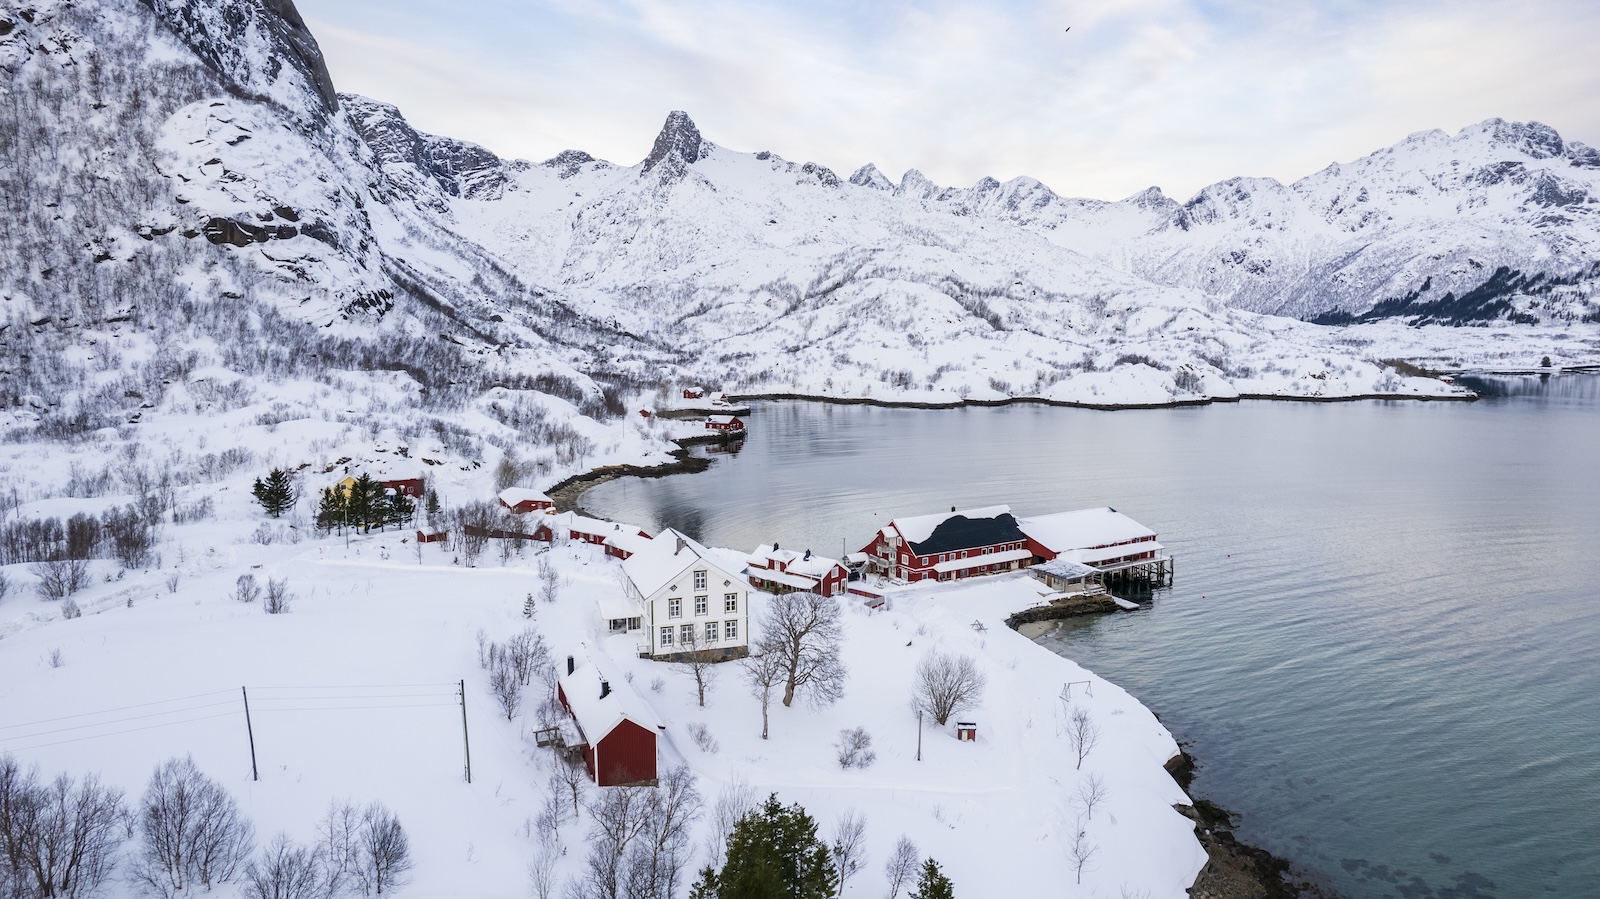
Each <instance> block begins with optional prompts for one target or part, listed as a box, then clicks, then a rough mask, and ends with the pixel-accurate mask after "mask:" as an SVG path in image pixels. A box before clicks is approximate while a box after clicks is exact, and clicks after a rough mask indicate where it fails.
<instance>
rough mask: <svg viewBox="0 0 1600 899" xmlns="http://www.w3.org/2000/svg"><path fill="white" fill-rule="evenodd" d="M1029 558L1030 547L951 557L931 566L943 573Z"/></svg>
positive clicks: (1030, 556) (1030, 554) (1030, 555)
mask: <svg viewBox="0 0 1600 899" xmlns="http://www.w3.org/2000/svg"><path fill="white" fill-rule="evenodd" d="M1031 558H1033V550H1031V549H1008V550H1006V551H1005V552H1000V553H986V554H982V555H976V556H968V557H966V558H965V559H951V560H950V561H948V562H940V563H938V564H936V565H934V566H933V570H934V571H937V572H939V573H940V574H945V573H948V572H951V571H965V570H966V569H968V568H980V567H982V566H984V565H1001V564H1004V563H1006V562H1020V561H1022V560H1023V559H1031Z"/></svg>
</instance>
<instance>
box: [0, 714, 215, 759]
mask: <svg viewBox="0 0 1600 899" xmlns="http://www.w3.org/2000/svg"><path fill="white" fill-rule="evenodd" d="M233 714H235V713H234V712H222V713H220V714H216V715H206V716H204V717H201V718H187V719H184V720H183V721H165V722H162V723H161V724H148V725H145V726H144V727H131V728H128V729H127V730H119V731H114V732H112V733H109V734H90V735H89V736H86V737H73V738H72V739H70V740H56V741H55V742H52V743H35V744H34V745H32V746H14V747H12V748H11V749H9V750H7V751H8V752H27V751H29V750H32V749H44V748H45V747H47V746H61V745H63V744H65V743H81V742H83V741H84V740H98V739H101V738H102V737H120V736H122V735H123V734H133V733H138V732H139V731H142V730H154V729H155V728H158V727H172V726H173V725H177V724H193V723H195V722H197V721H210V720H212V719H213V718H226V717H228V716H230V715H233ZM39 736H43V734H40V735H39ZM16 739H23V740H25V739H28V738H27V737H17V738H16Z"/></svg>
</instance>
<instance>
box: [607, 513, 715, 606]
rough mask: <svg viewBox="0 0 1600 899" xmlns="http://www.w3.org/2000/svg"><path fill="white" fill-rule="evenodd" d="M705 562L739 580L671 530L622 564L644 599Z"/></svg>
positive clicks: (712, 558)
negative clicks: (696, 565) (691, 568)
mask: <svg viewBox="0 0 1600 899" xmlns="http://www.w3.org/2000/svg"><path fill="white" fill-rule="evenodd" d="M702 560H703V561H705V562H706V563H707V564H708V565H710V566H711V567H713V568H715V569H716V570H717V571H720V572H722V573H723V574H724V575H725V576H727V577H736V576H735V575H733V574H732V573H731V572H729V571H728V569H727V568H725V567H723V566H722V565H721V564H719V563H718V562H717V561H716V559H715V556H713V555H712V554H711V551H710V550H708V549H706V548H705V547H704V546H702V545H701V544H700V543H699V542H698V541H696V540H693V539H691V538H689V537H686V536H684V535H683V534H681V533H679V532H677V531H675V530H673V529H672V528H667V529H666V530H664V531H662V532H661V533H659V534H657V535H656V536H655V537H654V538H653V539H651V540H650V541H649V542H648V543H647V544H645V545H644V546H641V547H639V549H638V550H637V551H635V552H634V554H633V555H632V556H631V557H629V558H628V559H627V561H625V562H623V563H622V571H623V573H625V574H626V575H627V576H628V580H630V581H632V582H633V586H634V587H635V588H636V589H638V591H639V594H640V595H641V596H651V595H653V594H654V593H655V592H656V591H657V590H660V589H661V588H662V587H665V586H666V585H667V584H669V583H671V582H672V581H673V579H674V578H677V577H679V576H681V575H682V574H683V573H684V572H686V571H688V570H689V568H690V567H691V566H693V565H694V564H695V563H696V562H700V561H702ZM740 580H743V579H742V578H740Z"/></svg>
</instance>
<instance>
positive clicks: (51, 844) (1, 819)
mask: <svg viewBox="0 0 1600 899" xmlns="http://www.w3.org/2000/svg"><path fill="white" fill-rule="evenodd" d="M126 832H127V809H126V807H125V806H124V805H123V802H122V793H121V791H119V790H115V789H112V788H110V787H103V786H101V785H100V781H99V779H98V778H97V777H95V776H94V775H92V774H91V775H89V776H87V777H85V778H84V779H83V780H82V781H74V780H73V779H72V778H70V777H68V776H67V775H65V774H63V775H60V776H59V777H57V778H56V779H55V780H54V781H52V782H50V783H47V784H45V783H40V782H39V779H38V775H37V774H35V773H34V772H31V771H24V770H23V769H22V766H21V765H20V764H19V763H18V762H17V761H16V759H15V758H13V757H12V756H9V755H6V756H0V891H4V890H8V889H10V890H14V894H13V895H15V896H16V897H18V899H23V897H29V899H31V897H46V896H57V897H65V899H72V897H77V896H87V895H90V894H92V893H93V892H95V890H96V889H97V888H98V887H99V886H100V884H101V883H103V882H104V881H105V880H106V878H107V877H109V876H110V874H111V871H112V868H113V867H114V866H115V864H116V853H117V849H118V848H119V847H120V846H121V844H122V841H123V839H124V838H125V834H126ZM0 895H4V893H3V892H0Z"/></svg>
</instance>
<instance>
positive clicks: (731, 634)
mask: <svg viewBox="0 0 1600 899" xmlns="http://www.w3.org/2000/svg"><path fill="white" fill-rule="evenodd" d="M722 638H723V639H724V640H737V639H739V622H738V621H737V620H734V619H729V620H727V621H724V622H722Z"/></svg>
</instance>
